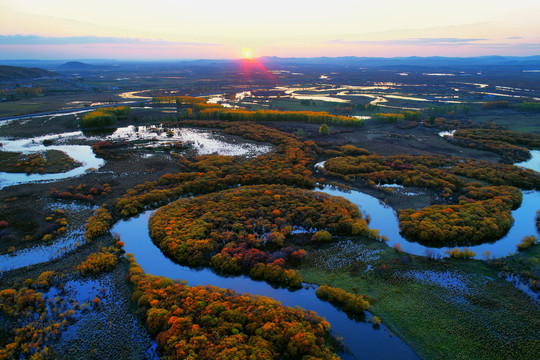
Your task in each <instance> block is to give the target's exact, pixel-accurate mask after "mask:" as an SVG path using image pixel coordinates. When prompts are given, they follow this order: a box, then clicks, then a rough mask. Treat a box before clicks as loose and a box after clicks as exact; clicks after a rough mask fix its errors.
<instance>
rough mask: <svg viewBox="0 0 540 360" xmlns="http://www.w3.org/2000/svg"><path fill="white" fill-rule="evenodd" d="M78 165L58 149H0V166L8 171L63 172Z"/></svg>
mask: <svg viewBox="0 0 540 360" xmlns="http://www.w3.org/2000/svg"><path fill="white" fill-rule="evenodd" d="M80 165H81V164H80V163H78V162H76V161H75V160H73V159H72V158H70V157H69V156H67V155H66V154H65V153H64V152H63V151H59V150H46V151H42V152H36V153H32V154H24V153H17V152H8V151H0V168H2V171H3V172H8V173H27V174H53V173H60V172H65V171H68V170H71V169H74V168H76V167H78V166H80Z"/></svg>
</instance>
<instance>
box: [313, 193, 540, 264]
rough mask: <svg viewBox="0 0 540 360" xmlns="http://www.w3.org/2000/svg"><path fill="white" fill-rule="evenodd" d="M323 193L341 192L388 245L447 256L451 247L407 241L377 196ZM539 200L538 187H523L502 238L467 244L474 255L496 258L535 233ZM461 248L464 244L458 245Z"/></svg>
mask: <svg viewBox="0 0 540 360" xmlns="http://www.w3.org/2000/svg"><path fill="white" fill-rule="evenodd" d="M322 191H323V192H324V193H327V194H329V195H333V196H341V197H344V198H345V199H347V200H349V201H351V202H352V203H353V204H355V205H356V206H358V208H359V209H360V211H361V212H362V214H363V215H364V216H365V215H367V214H369V215H370V217H371V222H370V223H369V227H370V228H372V229H378V230H379V233H380V234H381V235H386V236H387V237H388V238H389V239H390V240H389V242H388V245H389V246H394V245H395V244H396V243H399V244H400V245H401V247H402V248H403V251H405V252H407V253H410V254H414V255H421V256H423V255H426V253H432V254H435V255H436V254H440V255H441V256H447V255H446V254H445V251H446V250H452V249H453V248H454V247H440V248H436V247H429V246H424V245H421V244H419V243H416V242H412V241H408V240H407V239H405V238H403V237H402V236H401V234H400V233H399V220H398V217H397V214H396V211H395V210H394V209H392V207H390V206H389V205H387V204H385V203H383V202H381V201H380V200H379V199H377V198H375V197H373V196H370V195H367V194H364V193H362V192H360V191H355V190H346V191H345V190H339V189H336V188H333V187H331V186H325V187H324V189H323V190H322ZM538 204H540V192H539V191H532V190H531V191H524V192H523V202H522V204H521V206H520V207H519V209H517V210H513V211H512V217H513V218H514V224H513V225H512V228H511V229H510V231H509V232H508V233H507V234H506V235H505V236H504V237H502V238H501V239H499V240H497V241H495V242H493V243H486V244H481V245H474V246H469V247H468V248H469V249H470V250H471V251H474V252H475V253H476V256H475V258H476V259H484V258H485V256H484V255H483V254H484V253H485V252H486V251H489V252H490V257H492V258H499V257H504V256H507V255H509V254H511V253H513V252H516V251H517V248H516V246H517V244H519V242H520V241H521V239H522V238H523V237H525V236H527V235H534V234H536V232H537V231H536V211H537V210H538ZM460 248H464V246H460Z"/></svg>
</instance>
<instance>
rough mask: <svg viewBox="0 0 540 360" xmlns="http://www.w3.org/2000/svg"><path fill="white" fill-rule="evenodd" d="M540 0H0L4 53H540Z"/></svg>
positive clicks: (4, 56) (134, 56)
mask: <svg viewBox="0 0 540 360" xmlns="http://www.w3.org/2000/svg"><path fill="white" fill-rule="evenodd" d="M539 14H540V1H539V0H513V1H508V0H504V1H499V0H453V1H442V0H407V1H404V0H379V1H362V0H355V1H351V0H327V1H319V0H272V1H257V0H249V1H245V0H229V1H223V0H220V1H215V0H198V1H192V0H152V1H144V2H143V1H137V0H130V1H127V0H107V1H105V0H91V1H77V0H69V1H66V0H45V1H44V0H0V60H12V59H42V60H47V59H55V60H57V59H131V60H152V59H237V58H241V57H243V56H244V55H243V51H242V49H250V50H251V53H252V56H255V57H261V56H279V57H318V56H329V57H335V56H381V57H395V56H457V57H467V56H484V55H513V56H529V55H540V21H539V16H540V15H539Z"/></svg>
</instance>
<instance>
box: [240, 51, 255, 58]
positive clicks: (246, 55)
mask: <svg viewBox="0 0 540 360" xmlns="http://www.w3.org/2000/svg"><path fill="white" fill-rule="evenodd" d="M242 55H244V57H245V58H250V57H251V56H252V55H253V52H252V51H251V49H242Z"/></svg>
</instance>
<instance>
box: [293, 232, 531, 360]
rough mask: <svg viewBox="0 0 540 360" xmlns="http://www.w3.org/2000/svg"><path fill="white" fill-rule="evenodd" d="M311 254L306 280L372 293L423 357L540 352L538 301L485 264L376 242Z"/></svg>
mask: <svg viewBox="0 0 540 360" xmlns="http://www.w3.org/2000/svg"><path fill="white" fill-rule="evenodd" d="M537 247H538V246H537ZM531 251H538V250H531ZM309 253H310V255H309V257H308V259H307V261H306V262H305V263H304V264H303V265H302V267H301V268H300V273H301V275H302V277H303V278H304V280H305V281H307V282H310V283H316V284H326V285H330V286H333V287H339V288H342V289H344V290H346V291H349V292H353V293H360V294H365V295H368V296H370V297H373V298H374V299H375V301H374V303H373V304H372V307H371V311H372V312H373V313H374V314H375V315H377V316H379V317H380V318H381V319H382V321H383V323H385V324H387V325H388V326H389V327H390V328H391V329H392V330H393V331H394V332H395V333H397V334H398V335H399V336H400V337H402V338H404V339H407V342H408V343H409V344H410V345H411V346H412V347H413V348H414V349H415V350H416V351H417V352H418V353H419V354H420V355H421V357H423V358H428V359H532V358H534V357H535V356H536V355H537V354H538V349H540V338H539V337H538V334H539V333H540V311H539V308H538V306H537V305H535V304H534V302H533V301H531V299H530V298H528V297H527V296H526V295H525V294H524V293H523V292H521V291H520V290H518V289H517V288H515V287H514V286H513V285H511V284H510V283H509V282H507V281H505V280H503V279H501V278H499V276H498V269H497V268H496V267H492V266H488V265H487V264H486V263H485V262H482V261H474V260H469V261H466V260H464V261H460V260H429V259H426V258H424V257H419V256H409V255H406V254H404V253H400V252H397V251H396V250H394V249H391V248H388V247H386V246H385V245H383V244H380V243H373V242H367V243H366V242H360V243H348V244H346V246H340V245H339V244H337V245H332V246H329V247H328V248H327V249H325V250H320V251H311V252H309ZM532 334H536V335H532ZM535 354H536V355H535Z"/></svg>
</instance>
